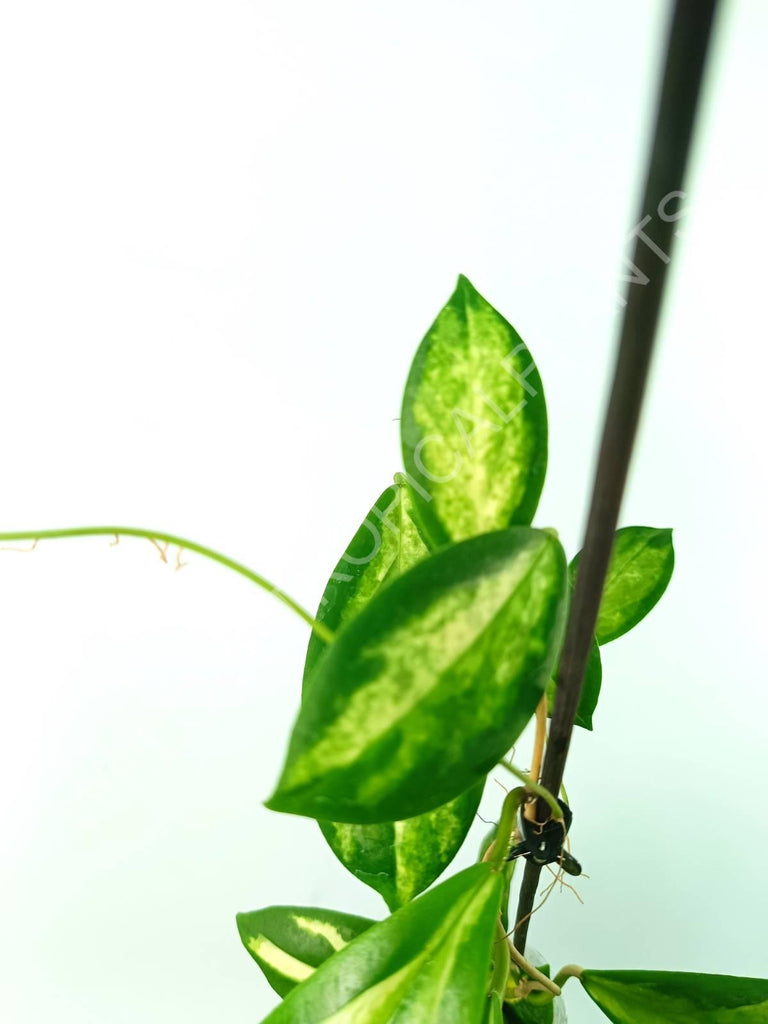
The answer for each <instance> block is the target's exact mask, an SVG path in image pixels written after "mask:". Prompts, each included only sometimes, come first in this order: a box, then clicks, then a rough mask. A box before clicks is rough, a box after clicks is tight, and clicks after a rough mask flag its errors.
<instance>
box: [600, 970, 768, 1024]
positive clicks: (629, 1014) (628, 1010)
mask: <svg viewBox="0 0 768 1024" xmlns="http://www.w3.org/2000/svg"><path fill="white" fill-rule="evenodd" d="M581 983H582V985H583V986H584V988H585V989H586V990H587V992H588V993H589V995H590V996H591V998H592V999H593V1000H594V1001H595V1002H596V1003H597V1005H598V1006H599V1007H600V1009H601V1010H602V1011H603V1013H604V1014H605V1015H606V1016H607V1017H608V1018H609V1020H611V1021H613V1024H689V1022H690V1024H768V981H764V980H762V979H759V978H734V977H730V976H728V975H722V974H677V973H674V972H671V971H584V973H583V974H582V976H581Z"/></svg>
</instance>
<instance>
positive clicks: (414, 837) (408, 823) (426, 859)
mask: <svg viewBox="0 0 768 1024" xmlns="http://www.w3.org/2000/svg"><path fill="white" fill-rule="evenodd" d="M484 785H485V779H483V780H481V781H480V782H478V783H476V785H474V786H473V787H472V788H471V789H469V790H467V792H466V793H462V794H461V795H460V796H458V797H456V799H455V800H451V801H450V803H447V804H443V806H442V807H437V808H436V809H435V810H434V811H427V813H426V814H419V815H417V816H416V817H415V818H406V819H405V820H404V821H387V822H382V823H381V824H378V825H350V824H346V823H344V822H330V821H321V822H319V825H320V828H321V830H322V833H323V835H324V836H325V838H326V839H327V840H328V844H329V845H330V847H331V849H332V850H333V852H334V853H335V854H336V856H337V857H338V858H339V860H340V861H341V863H342V864H343V865H344V866H345V867H346V868H348V869H349V870H350V871H351V872H352V874H353V875H355V876H356V877H357V878H359V879H360V881H361V882H365V884H366V885H370V886H371V888H372V889H375V890H376V891H377V892H379V893H381V895H382V896H383V897H384V899H385V901H386V903H387V906H388V907H389V909H390V910H397V909H398V907H402V906H403V905H404V904H406V903H408V901H409V900H412V899H413V898H414V897H415V896H418V894H419V893H420V892H423V891H424V890H425V889H426V888H427V887H428V886H430V885H431V884H432V882H434V880H435V879H436V878H437V877H439V876H440V875H441V874H442V873H443V871H445V869H446V868H447V867H448V865H449V864H450V863H451V861H452V860H453V858H454V857H455V856H456V854H457V853H458V851H459V849H460V847H461V844H462V843H463V842H464V839H465V838H466V835H467V832H468V831H469V827H470V825H471V824H472V822H473V821H474V818H475V814H476V813H477V808H478V806H479V804H480V798H481V797H482V795H483V787H484Z"/></svg>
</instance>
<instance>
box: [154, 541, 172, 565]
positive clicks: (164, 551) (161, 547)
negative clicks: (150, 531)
mask: <svg viewBox="0 0 768 1024" xmlns="http://www.w3.org/2000/svg"><path fill="white" fill-rule="evenodd" d="M149 543H150V544H152V545H154V547H156V548H157V550H158V551H159V552H160V561H161V562H164V563H165V564H166V565H167V564H168V548H169V547H170V546H171V545H170V544H168V543H167V542H166V543H165V544H161V543H160V542H159V541H158V540H155V538H154V537H150V538H149Z"/></svg>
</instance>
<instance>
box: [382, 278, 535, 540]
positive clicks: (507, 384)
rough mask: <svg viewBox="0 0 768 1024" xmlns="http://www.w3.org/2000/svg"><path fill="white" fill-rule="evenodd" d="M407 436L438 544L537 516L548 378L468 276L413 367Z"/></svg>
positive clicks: (412, 476) (425, 518)
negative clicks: (544, 386) (544, 381)
mask: <svg viewBox="0 0 768 1024" xmlns="http://www.w3.org/2000/svg"><path fill="white" fill-rule="evenodd" d="M401 435H402V447H403V459H404V461H405V468H406V470H407V471H408V477H409V480H410V481H411V483H412V485H413V487H414V492H415V499H416V510H417V514H418V516H419V519H420V521H421V522H422V523H423V526H424V529H425V532H426V533H427V535H428V536H429V537H430V539H431V542H432V544H433V546H441V545H442V544H445V543H447V542H448V541H451V540H465V539H466V538H467V537H473V536H476V535H477V534H480V533H486V532H489V531H491V530H499V529H503V528H504V527H506V526H512V525H516V524H519V525H523V526H525V525H527V524H528V523H530V522H531V520H532V519H533V514H534V512H535V511H536V506H537V504H538V502H539V495H540V494H541V488H542V486H543V484H544V474H545V472H546V468H547V410H546V405H545V402H544V393H543V390H542V386H541V380H540V378H539V373H538V370H537V369H536V366H535V364H534V362H533V360H532V359H531V355H530V353H529V352H528V349H527V348H526V347H525V345H524V344H523V342H522V341H521V339H520V336H519V335H518V334H517V332H516V331H515V329H514V327H512V326H511V325H510V324H508V323H507V321H506V320H505V319H504V317H503V316H501V314H500V313H498V312H497V311H496V310H495V309H494V308H493V306H491V305H490V304H489V303H488V302H486V300H485V299H484V298H483V297H482V295H480V293H479V292H477V291H476V290H475V289H474V288H473V286H472V285H471V284H470V282H469V281H468V280H467V279H466V277H463V276H462V277H459V281H458V284H457V285H456V290H455V291H454V293H453V295H452V296H451V297H450V299H449V300H448V302H447V303H446V305H445V306H444V307H443V309H442V310H441V311H440V313H439V314H438V317H437V319H436V320H435V322H434V323H433V324H432V326H431V327H430V329H429V331H428V332H427V335H426V337H425V338H424V340H423V341H422V343H421V345H420V346H419V349H418V351H417V353H416V356H415V358H414V360H413V364H412V366H411V370H410V373H409V375H408V381H407V383H406V386H405V394H404V396H403V413H402V419H401Z"/></svg>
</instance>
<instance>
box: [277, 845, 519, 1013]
mask: <svg viewBox="0 0 768 1024" xmlns="http://www.w3.org/2000/svg"><path fill="white" fill-rule="evenodd" d="M500 889H501V876H500V875H499V874H497V873H494V872H492V871H491V869H490V868H489V867H488V865H487V864H478V865H475V867H472V868H469V869H467V870H466V871H462V872H461V873H460V874H458V875H454V876H453V877H452V878H449V879H448V881H446V882H443V883H442V884H441V885H439V886H437V888H435V889H432V890H431V891H430V892H428V893H425V894H424V895H423V896H420V897H419V898H418V899H417V900H415V901H414V902H413V903H409V904H408V905H407V906H406V907H403V908H402V910H399V911H398V912H397V913H396V914H393V915H392V917H389V918H387V919H386V920H385V921H382V922H381V923H380V924H377V925H374V926H373V927H372V928H370V929H368V930H367V931H366V932H364V933H363V934H362V935H360V936H359V938H357V939H355V940H354V941H353V942H352V943H350V944H349V946H347V947H346V948H345V949H343V950H341V952H339V953H338V954H336V956H333V957H331V959H330V960H328V961H326V963H324V964H323V965H322V966H321V967H319V968H318V969H317V971H315V973H314V974H313V975H312V976H311V977H310V978H308V980H307V981H305V982H304V984H302V985H299V986H298V987H297V988H295V989H294V990H293V991H292V992H290V993H289V994H288V996H287V997H286V999H285V1001H284V1002H283V1003H282V1004H281V1005H280V1006H278V1007H277V1008H276V1009H275V1010H273V1012H272V1013H271V1014H269V1016H268V1017H267V1018H266V1019H265V1021H264V1022H263V1024H435V1022H436V1021H439V1022H440V1024H482V1021H483V1018H484V1015H485V1012H486V1003H487V998H486V994H485V993H486V988H487V985H488V979H489V973H490V963H491V949H492V943H493V936H494V928H495V923H496V918H497V915H498V909H499V896H500Z"/></svg>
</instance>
